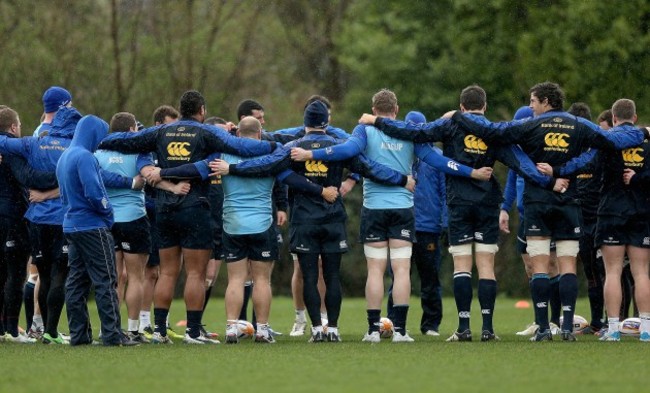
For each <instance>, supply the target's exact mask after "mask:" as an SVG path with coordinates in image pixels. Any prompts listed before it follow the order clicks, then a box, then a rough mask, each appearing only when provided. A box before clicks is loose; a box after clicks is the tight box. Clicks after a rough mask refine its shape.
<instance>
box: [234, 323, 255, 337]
mask: <svg viewBox="0 0 650 393" xmlns="http://www.w3.org/2000/svg"><path fill="white" fill-rule="evenodd" d="M254 335H255V327H254V326H253V324H252V323H250V322H248V321H244V320H239V321H237V337H239V338H249V337H253V336H254Z"/></svg>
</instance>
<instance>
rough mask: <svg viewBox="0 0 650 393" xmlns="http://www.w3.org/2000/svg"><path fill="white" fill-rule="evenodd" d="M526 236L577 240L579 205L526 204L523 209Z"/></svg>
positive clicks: (580, 232)
mask: <svg viewBox="0 0 650 393" xmlns="http://www.w3.org/2000/svg"><path fill="white" fill-rule="evenodd" d="M524 222H525V224H526V227H525V228H526V236H527V237H528V236H544V237H552V238H553V239H555V240H579V239H580V237H581V236H582V229H581V227H582V210H581V209H580V205H575V204H566V205H553V204H548V203H540V202H537V203H528V204H526V206H525V207H524Z"/></svg>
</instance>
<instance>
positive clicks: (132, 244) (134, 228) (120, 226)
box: [111, 216, 151, 254]
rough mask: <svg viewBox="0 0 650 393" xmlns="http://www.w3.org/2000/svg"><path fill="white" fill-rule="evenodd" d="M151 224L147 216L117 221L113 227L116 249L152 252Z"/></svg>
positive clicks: (133, 252) (144, 252)
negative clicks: (128, 220)
mask: <svg viewBox="0 0 650 393" xmlns="http://www.w3.org/2000/svg"><path fill="white" fill-rule="evenodd" d="M150 229H151V225H149V219H148V218H147V216H144V217H140V218H138V219H137V220H134V221H130V222H116V223H115V224H113V228H111V233H112V234H113V239H114V241H115V251H123V252H125V253H127V254H149V253H150V252H151V234H150V233H151V230H150Z"/></svg>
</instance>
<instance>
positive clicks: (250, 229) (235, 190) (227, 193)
mask: <svg viewBox="0 0 650 393" xmlns="http://www.w3.org/2000/svg"><path fill="white" fill-rule="evenodd" d="M221 159H222V160H224V161H226V162H228V163H230V164H237V163H240V162H242V161H246V160H249V159H250V158H243V157H239V156H235V155H231V154H222V155H221ZM274 182H275V178H274V177H261V178H260V177H257V178H254V177H239V176H223V177H222V178H221V184H222V187H223V195H224V199H223V230H224V232H226V233H228V234H229V235H250V234H255V233H262V232H264V231H266V230H267V229H269V228H270V227H271V224H272V223H273V204H272V198H271V195H272V191H273V184H274Z"/></svg>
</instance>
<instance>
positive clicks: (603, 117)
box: [597, 109, 614, 127]
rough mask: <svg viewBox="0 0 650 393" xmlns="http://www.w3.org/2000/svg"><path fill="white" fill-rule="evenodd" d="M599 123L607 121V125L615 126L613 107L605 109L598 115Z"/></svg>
mask: <svg viewBox="0 0 650 393" xmlns="http://www.w3.org/2000/svg"><path fill="white" fill-rule="evenodd" d="M597 121H598V124H600V123H602V122H604V121H606V122H607V125H608V126H610V127H614V119H613V117H612V110H611V109H605V110H604V111H602V112H600V115H598V119H597Z"/></svg>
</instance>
